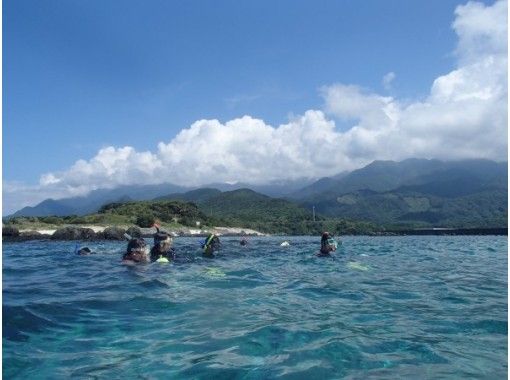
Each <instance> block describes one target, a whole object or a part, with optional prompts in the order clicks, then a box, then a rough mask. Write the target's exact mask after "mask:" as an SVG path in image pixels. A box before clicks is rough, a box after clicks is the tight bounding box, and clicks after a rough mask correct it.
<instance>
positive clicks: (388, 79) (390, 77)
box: [382, 71, 397, 91]
mask: <svg viewBox="0 0 510 380" xmlns="http://www.w3.org/2000/svg"><path fill="white" fill-rule="evenodd" d="M396 77H397V76H396V75H395V73H394V72H393V71H391V72H389V73H388V74H386V75H385V76H384V77H383V79H382V83H383V87H384V89H385V90H387V91H389V90H391V83H392V82H393V81H394V80H395V78H396Z"/></svg>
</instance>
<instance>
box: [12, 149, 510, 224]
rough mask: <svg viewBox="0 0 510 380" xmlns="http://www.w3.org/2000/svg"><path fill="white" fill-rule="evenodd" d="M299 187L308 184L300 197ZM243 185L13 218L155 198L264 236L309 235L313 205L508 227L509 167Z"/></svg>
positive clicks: (66, 202) (133, 196)
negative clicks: (186, 205) (274, 233)
mask: <svg viewBox="0 0 510 380" xmlns="http://www.w3.org/2000/svg"><path fill="white" fill-rule="evenodd" d="M299 183H301V184H302V185H304V186H303V187H302V188H301V189H300V190H299V191H295V189H296V186H297V185H298V184H299ZM241 185H242V184H213V185H211V186H208V187H205V188H199V189H196V188H195V189H193V188H185V187H181V186H176V185H172V184H163V185H147V186H141V185H140V186H123V187H120V188H117V189H113V190H96V191H93V192H91V193H90V194H89V195H88V196H86V197H75V198H68V199H61V200H51V199H48V200H45V201H43V202H41V203H40V204H38V205H37V206H35V207H26V208H24V209H22V210H20V211H18V212H17V213H15V214H14V216H21V215H26V216H47V215H57V216H63V215H69V214H75V215H85V214H90V213H94V212H97V210H99V208H100V207H101V206H102V205H104V204H108V203H114V202H116V203H125V202H126V201H132V200H133V201H135V200H153V199H154V198H156V199H157V200H175V201H185V202H193V203H195V204H196V205H198V207H199V208H200V210H201V212H203V213H204V214H205V215H207V216H208V217H211V218H216V221H217V222H218V223H220V222H221V223H223V222H226V223H230V224H231V225H245V226H246V227H250V226H251V227H252V228H255V229H257V228H258V229H261V230H262V231H283V232H289V233H298V232H299V231H310V226H308V227H307V228H304V227H303V226H304V224H303V223H305V224H306V223H308V222H309V221H310V218H311V212H310V210H312V207H315V210H316V212H317V218H318V219H320V218H321V217H322V216H325V217H328V218H332V219H348V220H351V221H352V220H358V221H367V222H372V223H378V224H382V225H391V226H406V227H413V226H424V227H426V226H436V227H437V226H444V227H468V226H472V227H484V226H487V227H492V226H497V227H501V226H505V225H507V221H506V218H507V214H508V205H507V196H508V164H507V163H506V162H503V163H498V162H494V161H489V160H462V161H439V160H425V159H408V160H404V161H401V162H394V161H374V162H373V163H371V164H369V165H367V166H365V167H364V168H361V169H358V170H355V171H352V172H350V173H340V174H338V175H336V176H333V177H326V178H321V179H319V180H318V181H315V182H313V183H312V182H311V181H310V180H307V179H302V180H299V181H280V182H272V183H270V184H268V185H266V187H264V186H261V185H258V186H249V188H241V189H239V188H238V187H239V186H241ZM247 186H248V185H247ZM257 188H263V189H264V191H266V193H271V194H280V193H285V191H289V192H290V193H287V198H286V199H280V198H278V199H276V198H273V197H274V195H272V196H269V195H267V194H262V193H261V192H257V191H254V189H257ZM292 189H294V190H292ZM289 194H290V195H289ZM280 196H281V195H280ZM321 215H322V216H321Z"/></svg>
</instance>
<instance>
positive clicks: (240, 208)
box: [199, 189, 312, 234]
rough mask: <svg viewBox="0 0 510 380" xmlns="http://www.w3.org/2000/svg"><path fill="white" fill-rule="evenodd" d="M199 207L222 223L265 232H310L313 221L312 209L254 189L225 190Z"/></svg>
mask: <svg viewBox="0 0 510 380" xmlns="http://www.w3.org/2000/svg"><path fill="white" fill-rule="evenodd" d="M199 208H200V210H201V211H202V212H203V213H204V214H206V215H207V216H210V217H214V218H218V219H219V222H221V223H222V224H226V225H230V226H241V225H242V226H244V227H248V228H253V229H256V230H259V231H262V232H273V233H274V232H281V233H289V234H299V233H308V231H310V226H309V224H310V223H312V212H311V209H305V208H303V207H301V206H300V205H297V204H296V203H294V202H290V201H288V200H285V199H278V198H271V197H269V196H267V195H263V194H260V193H257V192H255V191H253V190H250V189H239V190H234V191H226V192H222V193H221V194H218V195H215V196H213V197H211V198H209V199H207V200H205V201H203V202H201V203H199Z"/></svg>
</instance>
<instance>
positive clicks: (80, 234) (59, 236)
mask: <svg viewBox="0 0 510 380" xmlns="http://www.w3.org/2000/svg"><path fill="white" fill-rule="evenodd" d="M96 238H97V236H96V233H95V232H94V230H93V229H92V228H80V227H64V228H59V229H58V230H56V231H55V232H54V233H53V235H51V239H52V240H94V239H96Z"/></svg>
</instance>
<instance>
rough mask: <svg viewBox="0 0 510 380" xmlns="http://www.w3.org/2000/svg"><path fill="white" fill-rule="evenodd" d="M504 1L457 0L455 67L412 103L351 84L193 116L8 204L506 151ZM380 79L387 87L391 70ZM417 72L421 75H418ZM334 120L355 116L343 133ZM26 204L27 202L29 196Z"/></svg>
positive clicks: (8, 195) (11, 192)
mask: <svg viewBox="0 0 510 380" xmlns="http://www.w3.org/2000/svg"><path fill="white" fill-rule="evenodd" d="M506 15H507V2H506V1H502V0H500V1H497V2H496V3H494V4H493V5H491V6H486V5H484V4H482V3H478V2H469V3H467V4H466V5H462V6H459V7H457V9H456V10H455V19H454V21H453V23H452V28H453V30H454V31H455V33H456V34H457V36H458V44H457V47H456V49H455V52H454V54H455V57H456V62H457V64H456V67H455V69H454V70H452V71H451V72H449V73H447V74H445V75H442V76H439V77H438V78H436V79H435V80H434V82H433V83H432V84H431V88H430V93H429V94H427V95H426V96H424V97H423V98H422V99H420V100H417V101H407V100H402V99H396V98H394V97H389V96H383V95H380V94H377V93H374V92H372V91H370V90H368V89H364V88H361V87H359V86H357V85H355V84H345V83H337V84H332V85H329V86H324V87H323V88H322V89H321V95H322V96H323V98H324V107H323V109H321V110H308V111H306V112H305V113H304V114H303V115H301V116H298V117H295V118H293V119H292V120H290V121H289V122H288V123H286V124H282V125H279V126H271V125H268V124H266V123H265V122H264V121H263V120H260V119H257V118H254V117H251V116H243V117H241V118H237V119H233V120H230V121H227V122H220V121H218V120H199V121H196V122H195V123H193V124H192V125H191V126H190V127H189V128H186V129H183V130H182V131H181V132H180V133H178V134H177V136H175V137H174V138H173V139H172V140H171V141H169V142H160V143H159V144H158V146H157V149H156V150H155V151H154V152H137V151H136V150H135V149H134V148H132V147H120V148H119V147H113V146H111V147H106V148H103V149H101V150H100V151H99V152H98V153H97V154H96V155H95V156H94V157H93V158H91V159H89V160H79V161H77V162H76V163H75V164H74V165H72V166H71V167H70V168H69V169H68V170H65V171H62V172H54V173H47V174H44V175H43V176H41V179H40V182H39V185H38V186H35V187H30V186H26V185H23V184H16V183H7V184H4V204H6V203H8V204H9V205H10V207H12V208H18V207H20V206H22V205H26V203H35V202H38V201H40V200H42V199H44V198H47V197H48V196H50V195H51V196H53V197H56V198H58V197H62V196H70V195H79V194H85V193H87V192H88V191H90V190H93V189H97V188H105V187H106V188H111V187H115V186H118V185H127V184H141V183H143V184H151V183H162V182H174V183H178V184H182V185H200V184H206V183H211V182H233V181H242V182H251V183H262V182H266V181H270V180H274V179H282V178H286V179H295V178H299V177H321V176H326V175H332V174H336V173H338V172H340V171H343V170H352V169H355V168H358V167H360V166H362V165H365V164H367V163H368V162H370V161H373V160H375V159H393V160H400V159H404V158H408V157H423V158H440V159H461V158H490V159H496V160H505V159H506V157H507V119H508V110H507V96H508V94H507V86H506V84H507V75H508V73H507V20H506ZM391 74H392V75H391V78H390V77H388V78H385V79H384V81H385V83H387V85H390V83H391V80H392V79H393V78H394V77H395V74H394V73H391ZM417 75H419V73H417ZM335 120H342V121H343V122H348V123H351V127H350V128H349V129H347V130H345V131H339V130H338V129H337V128H336V125H335ZM28 199H29V200H30V202H27V200H28Z"/></svg>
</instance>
